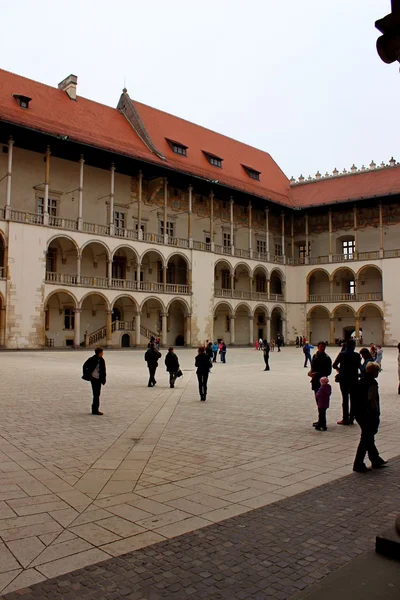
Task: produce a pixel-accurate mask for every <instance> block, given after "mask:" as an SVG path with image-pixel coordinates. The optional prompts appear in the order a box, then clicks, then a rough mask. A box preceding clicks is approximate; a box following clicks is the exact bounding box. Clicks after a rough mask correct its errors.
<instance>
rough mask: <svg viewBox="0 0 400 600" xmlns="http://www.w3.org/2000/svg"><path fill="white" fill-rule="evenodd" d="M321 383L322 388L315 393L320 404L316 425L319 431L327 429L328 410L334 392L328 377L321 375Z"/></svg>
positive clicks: (318, 404)
mask: <svg viewBox="0 0 400 600" xmlns="http://www.w3.org/2000/svg"><path fill="white" fill-rule="evenodd" d="M319 383H320V388H319V390H318V391H317V393H316V395H315V397H316V399H317V406H318V421H317V424H316V425H314V427H315V429H316V430H317V431H326V430H327V426H326V411H327V409H328V408H329V399H330V397H331V394H332V388H331V386H330V384H329V379H328V378H327V377H321V379H320V380H319Z"/></svg>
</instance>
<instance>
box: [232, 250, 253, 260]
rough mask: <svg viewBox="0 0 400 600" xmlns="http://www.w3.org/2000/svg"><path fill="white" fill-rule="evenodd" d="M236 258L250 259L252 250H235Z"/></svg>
mask: <svg viewBox="0 0 400 600" xmlns="http://www.w3.org/2000/svg"><path fill="white" fill-rule="evenodd" d="M235 256H240V257H241V258H250V250H241V249H240V248H235Z"/></svg>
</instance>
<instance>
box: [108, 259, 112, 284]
mask: <svg viewBox="0 0 400 600" xmlns="http://www.w3.org/2000/svg"><path fill="white" fill-rule="evenodd" d="M112 264H113V261H112V258H109V259H108V262H107V277H108V287H110V288H111V287H112Z"/></svg>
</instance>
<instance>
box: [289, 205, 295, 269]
mask: <svg viewBox="0 0 400 600" xmlns="http://www.w3.org/2000/svg"><path fill="white" fill-rule="evenodd" d="M290 234H291V238H292V258H294V257H295V256H294V214H293V213H292V215H291V223H290Z"/></svg>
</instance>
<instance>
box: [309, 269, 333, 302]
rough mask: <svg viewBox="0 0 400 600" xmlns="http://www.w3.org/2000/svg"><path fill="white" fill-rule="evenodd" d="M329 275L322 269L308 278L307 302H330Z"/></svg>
mask: <svg viewBox="0 0 400 600" xmlns="http://www.w3.org/2000/svg"><path fill="white" fill-rule="evenodd" d="M330 294H331V290H330V282H329V274H328V273H327V271H324V270H323V269H316V270H315V271H313V272H312V273H310V275H309V277H308V301H309V302H329V300H330Z"/></svg>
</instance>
